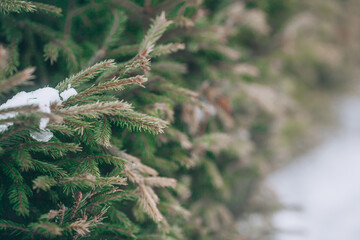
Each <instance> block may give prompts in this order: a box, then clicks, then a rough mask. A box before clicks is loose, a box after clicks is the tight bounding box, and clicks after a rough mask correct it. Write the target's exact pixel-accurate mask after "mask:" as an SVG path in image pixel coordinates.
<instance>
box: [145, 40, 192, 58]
mask: <svg viewBox="0 0 360 240" xmlns="http://www.w3.org/2000/svg"><path fill="white" fill-rule="evenodd" d="M184 49H185V44H183V43H169V44H161V45H157V46H156V47H155V48H154V50H153V52H152V54H151V55H152V56H153V57H158V56H162V55H167V54H170V53H174V52H177V51H179V50H184Z"/></svg>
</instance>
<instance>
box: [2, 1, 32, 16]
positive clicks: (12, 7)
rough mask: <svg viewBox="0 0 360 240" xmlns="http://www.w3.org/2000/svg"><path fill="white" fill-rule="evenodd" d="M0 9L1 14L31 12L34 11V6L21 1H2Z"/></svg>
mask: <svg viewBox="0 0 360 240" xmlns="http://www.w3.org/2000/svg"><path fill="white" fill-rule="evenodd" d="M0 9H1V12H2V13H9V12H15V13H20V12H22V11H24V12H33V11H35V5H34V3H32V2H29V1H21V0H2V1H1V2H0Z"/></svg>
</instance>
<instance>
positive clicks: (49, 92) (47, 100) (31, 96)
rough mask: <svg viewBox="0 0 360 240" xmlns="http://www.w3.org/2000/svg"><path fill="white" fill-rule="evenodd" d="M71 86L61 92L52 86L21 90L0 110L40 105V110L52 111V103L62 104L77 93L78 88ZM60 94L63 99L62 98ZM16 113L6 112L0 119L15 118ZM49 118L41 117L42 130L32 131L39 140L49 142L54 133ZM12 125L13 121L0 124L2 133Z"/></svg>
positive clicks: (40, 126) (0, 115)
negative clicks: (30, 90) (50, 127)
mask: <svg viewBox="0 0 360 240" xmlns="http://www.w3.org/2000/svg"><path fill="white" fill-rule="evenodd" d="M70 87H71V86H70V85H69V88H68V89H67V90H65V91H64V92H62V93H60V94H59V91H58V90H56V89H55V88H51V87H45V88H40V89H37V90H35V91H33V92H28V93H27V92H24V91H23V92H19V93H18V94H16V95H15V96H14V97H13V98H11V99H9V100H8V101H7V102H6V103H4V104H2V105H1V106H0V110H3V109H8V108H16V107H22V106H30V105H35V106H38V107H39V111H40V112H43V113H51V109H50V106H51V105H52V104H61V103H62V101H66V100H67V99H68V98H70V97H71V96H74V95H76V94H77V92H76V90H75V89H74V88H70ZM60 96H61V98H62V100H61V99H60ZM16 115H18V112H16V111H14V112H9V113H4V114H0V119H8V118H14V117H15V116H16ZM49 120H50V119H49V118H48V117H43V118H41V119H40V123H39V129H40V131H39V132H31V133H30V136H31V137H32V138H34V139H35V140H37V141H40V142H48V141H49V140H50V139H51V138H52V137H53V133H52V132H51V131H50V130H48V129H46V126H47V125H48V123H49ZM11 125H13V123H11V122H10V123H5V124H0V133H1V132H4V131H5V130H6V129H7V128H8V127H9V126H11Z"/></svg>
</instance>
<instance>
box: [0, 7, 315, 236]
mask: <svg viewBox="0 0 360 240" xmlns="http://www.w3.org/2000/svg"><path fill="white" fill-rule="evenodd" d="M278 6H281V7H280V8H279V7H278ZM294 6H299V5H298V3H297V1H287V0H279V1H254V2H252V1H250V2H248V1H231V0H226V1H212V0H206V1H194V0H187V1H185V0H182V1H178V0H153V1H149V0H145V1H143V0H134V1H129V0H106V1H98V0H91V1H90V0H86V1H70V0H69V1H55V0H54V1H48V2H47V3H46V4H45V3H42V2H41V1H19V0H4V1H1V3H0V25H1V32H0V41H1V43H2V45H1V46H0V94H1V95H0V98H1V103H5V102H7V101H10V100H11V99H12V97H13V96H14V94H16V93H17V92H19V91H20V90H26V91H31V90H33V89H37V88H39V87H40V89H42V87H44V86H46V85H49V86H52V87H54V88H48V89H50V90H51V91H52V92H54V94H55V95H54V96H55V97H56V99H57V100H56V101H49V105H50V106H48V108H49V109H50V110H49V111H44V110H43V109H42V107H41V106H40V104H39V105H36V104H23V105H20V106H14V107H7V108H1V107H0V160H1V162H0V165H1V174H0V179H1V188H0V197H1V200H0V202H1V205H0V230H1V232H0V238H1V239H243V238H244V239H245V235H246V234H245V233H242V232H239V231H238V229H237V226H236V223H235V222H236V220H237V219H239V218H242V217H244V216H245V215H246V214H248V213H249V212H250V211H251V207H252V206H251V204H252V201H251V199H252V197H253V196H254V195H255V192H256V189H257V186H258V185H259V182H260V181H261V178H262V176H263V174H265V173H266V171H267V170H266V169H265V170H264V168H266V167H268V166H269V165H271V161H273V160H274V159H276V158H278V157H279V156H281V155H284V153H283V152H281V151H280V150H281V148H283V147H284V145H281V143H283V142H287V141H289V140H293V138H291V137H292V136H290V137H288V136H285V137H284V134H283V133H284V129H290V130H289V131H291V130H293V131H294V132H295V135H296V136H298V135H297V134H298V131H299V130H298V129H301V128H302V127H303V126H304V125H302V123H300V122H301V121H302V120H304V118H303V115H300V114H298V112H301V113H303V112H302V111H303V110H302V109H301V108H300V107H298V106H297V104H296V102H295V100H294V99H293V98H292V97H291V94H293V92H291V91H288V90H286V89H284V88H282V87H281V86H282V85H283V84H284V85H285V83H286V84H288V85H291V84H293V85H297V84H299V85H300V86H303V85H302V83H297V82H296V81H295V82H294V81H292V80H290V82H287V80H284V81H278V80H275V79H278V78H279V77H280V76H281V77H282V78H281V79H289V78H290V79H291V77H293V76H294V75H296V73H295V74H294V72H293V71H292V67H294V66H295V67H296V64H297V63H296V62H292V61H291V60H290V61H289V62H290V64H289V66H287V67H288V69H287V68H284V72H286V74H287V75H286V78H285V77H284V76H283V75H281V74H283V73H279V72H281V71H277V70H276V69H275V70H274V69H270V68H271V66H270V65H271V64H270V63H271V62H270V60H269V58H270V57H273V56H277V53H276V51H274V52H275V53H274V52H272V51H270V50H269V49H271V48H272V47H273V45H272V43H271V40H272V39H273V38H276V36H273V35H272V34H273V33H277V32H280V31H281V30H282V28H283V25H282V23H283V22H284V19H287V18H288V13H290V12H291V13H292V12H293V11H294V8H295V7H294ZM275 8H276V9H280V10H281V11H280V12H279V11H278V12H276V11H275V10H274V9H275ZM265 12H266V13H267V14H268V18H269V21H267V19H266V15H265ZM239 13H241V14H239ZM268 22H269V23H268ZM260 53H261V54H263V55H261V54H260ZM279 58H280V59H287V58H291V57H288V56H287V55H286V54H284V56H280V57H279ZM275 65H276V63H275ZM31 66H34V67H31ZM274 68H276V67H274ZM35 69H36V70H35ZM311 80H314V82H316V81H317V80H318V79H317V78H316V77H315V78H312V79H311ZM30 83H33V84H34V85H35V87H34V86H32V85H30ZM313 85H316V83H315V84H313ZM289 92H290V93H289ZM278 95H279V96H280V97H278ZM259 96H260V97H259ZM44 122H46V124H45V126H43V128H41V126H42V123H44ZM290 123H294V125H295V127H294V128H291V126H290V127H289V125H290ZM305 124H306V123H305ZM43 125H44V124H43ZM39 126H40V127H39ZM39 128H40V129H39ZM285 146H287V145H286V144H285ZM269 162H270V163H269ZM264 166H265V167H264Z"/></svg>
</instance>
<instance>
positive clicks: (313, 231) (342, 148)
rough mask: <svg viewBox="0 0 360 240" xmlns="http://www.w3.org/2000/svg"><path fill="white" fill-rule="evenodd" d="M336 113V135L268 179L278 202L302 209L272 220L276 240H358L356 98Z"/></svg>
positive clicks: (359, 116) (359, 102)
mask: <svg viewBox="0 0 360 240" xmlns="http://www.w3.org/2000/svg"><path fill="white" fill-rule="evenodd" d="M336 108H337V109H338V116H339V121H340V129H339V130H337V131H336V132H333V133H331V135H329V137H328V138H327V140H326V141H325V142H324V143H323V144H322V145H320V146H318V147H317V148H316V149H315V150H313V151H311V152H310V153H308V154H306V155H305V156H302V157H300V158H299V159H297V160H296V161H295V162H294V163H293V164H291V165H289V166H287V167H286V168H284V169H282V170H280V171H278V172H276V173H275V174H273V175H272V176H270V178H269V184H270V185H271V186H272V187H273V188H274V189H275V191H276V192H277V193H278V196H279V198H280V201H281V202H283V203H284V204H285V205H287V206H289V207H294V206H297V207H300V208H301V209H302V210H300V211H295V210H285V211H281V212H279V213H278V214H276V215H275V216H274V224H275V226H276V227H277V228H278V229H279V230H281V231H280V232H279V233H278V234H277V235H276V237H275V240H359V239H360V98H354V97H352V98H347V99H345V100H343V101H341V102H339V104H338V106H337V107H336Z"/></svg>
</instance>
